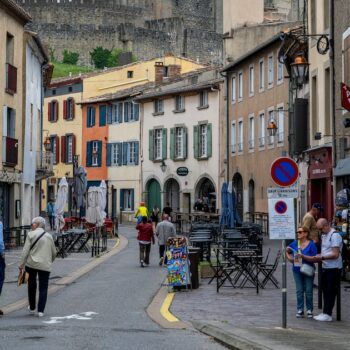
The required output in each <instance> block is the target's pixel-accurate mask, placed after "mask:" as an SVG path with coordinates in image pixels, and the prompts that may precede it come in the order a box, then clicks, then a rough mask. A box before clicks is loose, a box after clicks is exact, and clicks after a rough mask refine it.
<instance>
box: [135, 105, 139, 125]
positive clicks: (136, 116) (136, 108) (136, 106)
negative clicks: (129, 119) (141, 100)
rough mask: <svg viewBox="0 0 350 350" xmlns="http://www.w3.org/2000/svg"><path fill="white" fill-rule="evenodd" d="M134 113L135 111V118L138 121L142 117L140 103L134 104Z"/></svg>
mask: <svg viewBox="0 0 350 350" xmlns="http://www.w3.org/2000/svg"><path fill="white" fill-rule="evenodd" d="M134 113H135V120H136V121H138V120H139V119H140V105H139V104H138V103H137V104H134Z"/></svg>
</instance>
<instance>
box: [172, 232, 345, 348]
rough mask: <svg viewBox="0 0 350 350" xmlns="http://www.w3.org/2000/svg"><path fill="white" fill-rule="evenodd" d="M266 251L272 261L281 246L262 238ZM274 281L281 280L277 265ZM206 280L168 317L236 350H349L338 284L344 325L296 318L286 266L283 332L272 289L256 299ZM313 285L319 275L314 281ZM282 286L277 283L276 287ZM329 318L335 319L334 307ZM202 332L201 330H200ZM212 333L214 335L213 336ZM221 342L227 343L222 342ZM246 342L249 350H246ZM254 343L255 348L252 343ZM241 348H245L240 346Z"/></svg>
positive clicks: (181, 296) (249, 291)
mask: <svg viewBox="0 0 350 350" xmlns="http://www.w3.org/2000/svg"><path fill="white" fill-rule="evenodd" d="M264 240H265V242H264V251H267V249H268V248H269V247H271V253H270V261H272V260H273V259H274V257H275V256H276V253H277V250H278V249H280V244H281V243H280V242H277V241H270V240H269V239H267V238H265V239H264ZM275 277H276V278H277V279H278V280H279V281H281V279H282V272H281V263H280V264H279V268H278V269H277V271H276V274H275ZM208 281H209V280H208V279H203V280H202V281H201V286H200V288H199V289H197V290H193V291H192V292H181V293H177V294H176V298H175V300H174V302H173V304H172V307H171V311H172V313H173V314H174V315H175V316H176V317H178V318H180V319H181V320H183V321H189V322H192V323H193V324H194V326H195V328H197V329H199V330H202V331H203V332H204V333H206V334H209V335H211V336H213V337H214V338H217V337H216V335H218V334H219V337H221V338H225V339H226V338H227V339H231V340H232V339H236V341H237V343H236V345H237V344H241V345H238V346H235V345H233V344H229V343H227V345H230V346H231V347H233V348H236V349H252V348H255V345H258V347H256V348H257V349H259V348H260V349H266V348H268V349H320V348H321V349H322V348H327V349H349V343H350V331H349V330H350V289H344V288H343V286H344V285H349V284H348V283H343V285H342V321H340V322H338V321H333V322H317V321H315V320H313V319H307V318H303V319H297V318H296V317H295V313H296V296H295V284H294V280H293V275H292V271H291V265H290V264H288V265H287V288H288V292H287V299H288V301H287V315H288V317H287V327H288V329H287V330H285V329H282V328H281V326H282V293H281V290H280V289H276V288H274V287H273V285H272V284H268V286H267V288H266V289H263V290H260V292H259V294H258V295H257V294H256V290H255V289H253V288H244V289H238V288H237V289H233V288H221V289H220V292H219V293H216V282H215V281H213V282H212V284H211V285H208ZM315 281H317V275H316V277H315ZM280 283H281V282H280ZM320 312H321V310H318V309H317V289H314V314H315V315H317V314H318V313H320ZM333 318H334V319H335V318H336V315H335V308H334V314H333ZM203 327H204V328H203ZM215 334H216V335H215ZM218 339H219V340H220V341H223V342H224V343H225V339H220V338H218ZM244 342H246V344H248V345H247V346H248V347H245V346H244ZM252 342H253V343H252ZM242 344H243V345H242Z"/></svg>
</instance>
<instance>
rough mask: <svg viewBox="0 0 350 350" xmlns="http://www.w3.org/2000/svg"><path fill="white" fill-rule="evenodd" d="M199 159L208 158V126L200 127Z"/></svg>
mask: <svg viewBox="0 0 350 350" xmlns="http://www.w3.org/2000/svg"><path fill="white" fill-rule="evenodd" d="M199 157H207V124H202V125H200V126H199Z"/></svg>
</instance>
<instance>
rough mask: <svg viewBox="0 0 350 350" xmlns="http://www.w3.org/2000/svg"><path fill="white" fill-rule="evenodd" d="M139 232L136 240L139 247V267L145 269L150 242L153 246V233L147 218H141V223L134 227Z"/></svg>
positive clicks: (147, 263) (147, 262)
mask: <svg viewBox="0 0 350 350" xmlns="http://www.w3.org/2000/svg"><path fill="white" fill-rule="evenodd" d="M136 230H138V231H139V234H138V236H137V240H138V241H139V246H140V265H141V267H145V266H148V265H149V255H150V252H151V242H152V243H153V244H154V242H155V240H154V233H153V227H152V224H150V223H148V222H147V216H143V217H142V222H141V223H140V224H138V225H137V226H136Z"/></svg>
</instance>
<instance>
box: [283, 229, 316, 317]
mask: <svg viewBox="0 0 350 350" xmlns="http://www.w3.org/2000/svg"><path fill="white" fill-rule="evenodd" d="M296 233H297V239H296V240H295V241H293V242H292V243H291V244H290V245H289V246H288V247H287V249H286V257H287V259H288V260H289V261H290V262H291V263H292V264H293V276H294V281H295V286H296V294H297V314H296V317H298V318H300V317H304V298H305V301H306V310H307V317H308V318H312V317H313V284H314V273H312V275H311V276H310V273H309V275H307V274H305V273H303V272H302V271H303V269H302V271H300V267H301V265H302V264H307V265H309V266H310V267H311V269H310V268H309V271H312V269H313V272H314V271H315V266H314V264H313V263H310V262H308V261H306V260H303V259H301V257H300V254H303V255H307V256H315V255H316V254H317V248H316V245H315V243H314V242H313V241H312V240H310V231H309V229H308V228H307V227H299V228H298V230H297V232H296Z"/></svg>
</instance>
